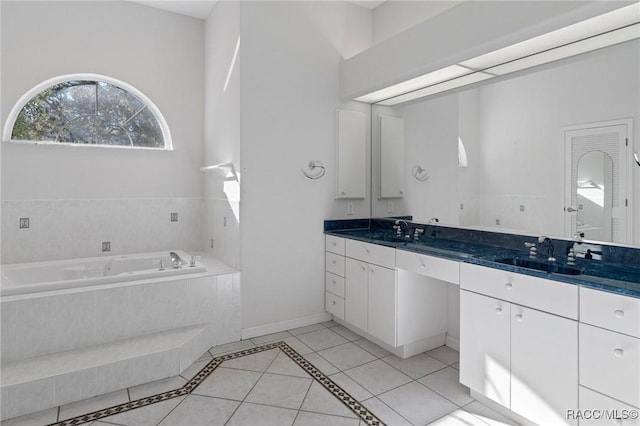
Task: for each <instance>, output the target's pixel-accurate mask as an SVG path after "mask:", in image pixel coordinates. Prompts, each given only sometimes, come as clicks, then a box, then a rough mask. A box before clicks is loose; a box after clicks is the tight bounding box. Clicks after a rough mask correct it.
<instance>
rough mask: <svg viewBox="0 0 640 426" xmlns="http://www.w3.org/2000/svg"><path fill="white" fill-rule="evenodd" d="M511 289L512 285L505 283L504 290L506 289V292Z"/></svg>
mask: <svg viewBox="0 0 640 426" xmlns="http://www.w3.org/2000/svg"><path fill="white" fill-rule="evenodd" d="M511 287H513V284H511V283H506V284H505V285H504V288H506V289H507V290H511Z"/></svg>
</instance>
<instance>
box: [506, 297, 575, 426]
mask: <svg viewBox="0 0 640 426" xmlns="http://www.w3.org/2000/svg"><path fill="white" fill-rule="evenodd" d="M576 407H578V323H577V322H576V321H573V320H569V319H566V318H561V317H558V316H555V315H551V314H547V313H544V312H540V311H536V310H534V309H530V308H525V307H523V306H519V305H515V304H514V305H511V410H512V411H514V412H516V413H518V414H520V415H522V416H524V417H526V418H527V419H530V420H531V421H533V422H534V423H536V424H540V425H563V424H577V422H576V421H575V420H568V419H567V418H566V417H567V411H566V410H568V409H575V408H576Z"/></svg>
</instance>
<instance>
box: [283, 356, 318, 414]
mask: <svg viewBox="0 0 640 426" xmlns="http://www.w3.org/2000/svg"><path fill="white" fill-rule="evenodd" d="M276 358H277V357H276ZM313 382H315V380H313V379H311V382H310V383H309V386H308V387H307V391H306V392H305V393H304V398H302V401H300V406H299V407H298V410H297V411H298V412H297V413H296V416H295V417H294V418H293V424H295V422H296V420H297V419H298V416H299V415H300V410H301V409H302V406H303V405H304V402H305V401H306V400H307V397H308V396H309V390H310V389H311V386H313Z"/></svg>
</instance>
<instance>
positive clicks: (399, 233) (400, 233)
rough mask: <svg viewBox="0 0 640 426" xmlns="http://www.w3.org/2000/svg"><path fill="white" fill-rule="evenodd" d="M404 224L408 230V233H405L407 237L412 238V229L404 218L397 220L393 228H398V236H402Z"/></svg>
mask: <svg viewBox="0 0 640 426" xmlns="http://www.w3.org/2000/svg"><path fill="white" fill-rule="evenodd" d="M402 225H404V228H405V229H406V230H407V233H406V234H405V235H406V237H407V238H411V236H410V232H411V229H410V228H409V224H408V223H407V222H405V221H404V220H396V224H395V225H394V226H393V229H395V230H396V236H397V237H402V236H403V234H402Z"/></svg>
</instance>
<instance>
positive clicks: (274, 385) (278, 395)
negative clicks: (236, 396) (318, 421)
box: [245, 373, 312, 410]
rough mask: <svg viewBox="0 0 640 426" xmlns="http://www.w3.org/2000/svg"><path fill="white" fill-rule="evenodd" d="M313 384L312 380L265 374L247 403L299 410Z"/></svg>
mask: <svg viewBox="0 0 640 426" xmlns="http://www.w3.org/2000/svg"><path fill="white" fill-rule="evenodd" d="M311 382H312V379H310V378H309V379H304V378H302V377H292V376H280V375H278V374H269V373H265V374H264V375H263V376H262V378H260V380H259V381H258V383H256V385H255V386H254V388H253V389H252V390H251V392H249V395H247V398H246V399H245V401H246V402H254V403H257V404H265V405H272V406H276V407H281V408H292V409H294V410H297V409H299V408H300V405H302V401H303V400H304V397H305V395H306V393H307V391H308V390H309V386H310V385H311Z"/></svg>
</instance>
